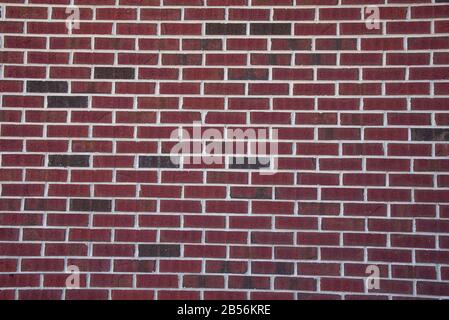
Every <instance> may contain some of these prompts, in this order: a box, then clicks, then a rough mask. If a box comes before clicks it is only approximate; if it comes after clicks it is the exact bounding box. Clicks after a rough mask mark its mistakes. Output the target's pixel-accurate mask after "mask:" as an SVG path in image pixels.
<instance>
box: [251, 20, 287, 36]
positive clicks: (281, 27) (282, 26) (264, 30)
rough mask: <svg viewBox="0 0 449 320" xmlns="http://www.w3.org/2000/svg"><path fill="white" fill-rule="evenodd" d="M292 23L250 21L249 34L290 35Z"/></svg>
mask: <svg viewBox="0 0 449 320" xmlns="http://www.w3.org/2000/svg"><path fill="white" fill-rule="evenodd" d="M291 33H292V25H291V24H290V23H252V24H251V34H253V35H277V36H281V35H290V34H291Z"/></svg>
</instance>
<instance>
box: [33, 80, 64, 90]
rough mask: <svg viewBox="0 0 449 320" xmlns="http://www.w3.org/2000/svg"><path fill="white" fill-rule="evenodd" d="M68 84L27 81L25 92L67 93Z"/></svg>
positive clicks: (62, 82)
mask: <svg viewBox="0 0 449 320" xmlns="http://www.w3.org/2000/svg"><path fill="white" fill-rule="evenodd" d="M68 90H69V86H68V83H67V82H65V81H28V82H27V92H51V93H67V92H68Z"/></svg>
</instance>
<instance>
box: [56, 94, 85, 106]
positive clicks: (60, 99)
mask: <svg viewBox="0 0 449 320" xmlns="http://www.w3.org/2000/svg"><path fill="white" fill-rule="evenodd" d="M87 105H88V100H87V97H84V96H52V97H48V98H47V107H48V108H87Z"/></svg>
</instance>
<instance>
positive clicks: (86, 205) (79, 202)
mask: <svg viewBox="0 0 449 320" xmlns="http://www.w3.org/2000/svg"><path fill="white" fill-rule="evenodd" d="M111 208H112V200H96V199H71V200H70V211H82V212H88V211H92V212H110V211H111Z"/></svg>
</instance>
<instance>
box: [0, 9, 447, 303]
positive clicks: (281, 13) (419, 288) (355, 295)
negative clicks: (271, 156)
mask: <svg viewBox="0 0 449 320" xmlns="http://www.w3.org/2000/svg"><path fill="white" fill-rule="evenodd" d="M0 3H1V5H2V7H1V9H2V16H1V17H2V18H1V19H2V20H1V21H0V33H1V34H0V40H1V41H0V43H1V48H0V63H1V69H0V71H1V73H0V74H1V78H0V93H1V95H2V97H1V108H0V122H1V128H0V157H1V167H0V184H1V190H0V192H1V198H0V299H253V300H256V299H268V300H270V299H365V298H366V299H368V298H369V299H407V298H433V299H438V298H449V235H448V233H449V174H448V172H449V158H448V156H449V3H448V1H431V0H419V1H417V0H296V1H295V0H265V1H263V0H141V1H137V0H101V1H100V0H97V1H93V0H72V1H70V0H6V1H5V0H3V1H0ZM373 5H374V6H377V7H378V8H379V12H380V25H379V28H378V29H376V28H374V29H372V28H368V27H367V23H366V18H367V14H366V11H365V10H366V7H367V6H373ZM67 7H70V8H77V9H79V14H80V20H81V21H80V22H79V28H73V29H72V30H71V31H70V30H69V29H68V28H67V26H66V19H67V18H68V16H69V15H70V13H66V8H67ZM69 12H71V11H69ZM194 122H200V123H201V124H202V126H203V128H208V127H211V128H215V129H218V130H219V131H222V132H223V131H225V130H228V129H231V128H242V129H248V128H263V129H265V128H269V129H277V130H278V132H279V159H278V160H279V168H278V172H277V173H275V174H273V175H263V174H261V172H260V171H259V170H258V169H260V167H262V165H261V164H260V163H258V162H256V163H255V164H248V161H246V162H244V163H243V164H233V165H231V164H229V163H227V162H225V163H223V164H212V165H210V164H209V165H208V164H205V163H202V164H185V163H183V162H182V161H181V162H180V163H178V164H176V163H173V162H172V161H171V159H170V150H171V148H172V146H173V141H170V135H171V133H172V132H173V130H175V129H177V128H185V129H187V130H190V129H192V126H193V123H194ZM246 160H248V159H246ZM69 266H77V267H78V268H79V270H80V288H77V289H73V288H70V289H69V288H67V287H66V279H67V277H68V276H69V274H68V273H67V270H68V267H69ZM369 266H375V267H378V268H379V271H380V283H379V288H375V289H370V288H369V287H367V286H366V278H367V276H369V274H367V272H366V271H367V268H368V267H369Z"/></svg>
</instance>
